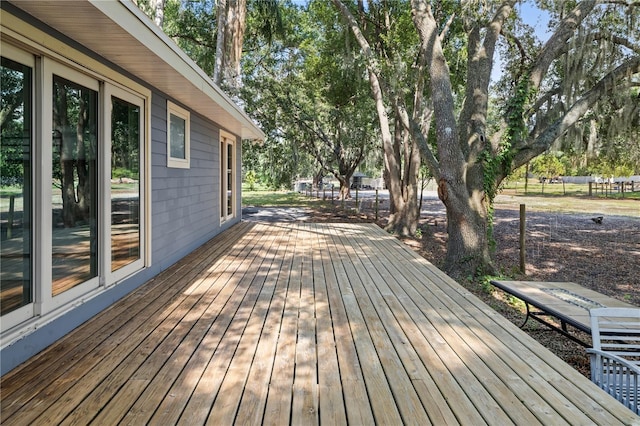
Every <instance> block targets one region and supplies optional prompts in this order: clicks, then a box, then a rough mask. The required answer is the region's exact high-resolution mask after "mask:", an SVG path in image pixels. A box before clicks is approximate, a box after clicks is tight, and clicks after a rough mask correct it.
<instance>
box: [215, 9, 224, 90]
mask: <svg viewBox="0 0 640 426" xmlns="http://www.w3.org/2000/svg"><path fill="white" fill-rule="evenodd" d="M216 25H217V26H218V29H217V36H216V62H215V65H214V67H213V76H212V80H213V82H214V83H215V84H216V85H218V86H220V84H221V83H222V69H223V67H224V66H225V65H224V64H225V57H224V46H225V39H224V37H225V28H226V26H227V0H218V5H217V7H216Z"/></svg>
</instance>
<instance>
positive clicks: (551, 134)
mask: <svg viewBox="0 0 640 426" xmlns="http://www.w3.org/2000/svg"><path fill="white" fill-rule="evenodd" d="M333 2H334V4H335V5H336V6H337V7H338V9H339V10H340V11H341V12H342V14H343V16H345V18H346V19H348V21H349V23H350V25H351V28H352V31H353V33H354V35H355V38H356V40H358V42H359V43H360V46H361V48H362V51H363V53H364V55H365V56H366V57H367V58H368V59H369V62H368V64H369V67H368V78H369V81H370V83H371V90H372V95H373V97H374V99H375V100H376V105H377V110H378V118H379V121H380V126H381V129H382V133H383V138H386V139H388V140H391V137H390V133H389V132H387V131H386V130H385V129H389V128H390V125H389V118H388V114H389V111H393V110H394V108H390V107H389V105H393V104H394V101H393V93H391V92H389V91H387V90H385V87H391V84H390V83H389V82H388V81H385V80H384V79H385V74H384V73H383V72H382V67H381V65H380V61H381V60H382V59H384V58H380V57H378V56H376V55H375V52H374V50H373V49H372V48H371V47H370V43H369V41H368V40H367V39H366V37H365V34H364V33H363V32H362V30H361V24H360V23H359V22H358V21H357V20H356V19H355V18H354V16H353V14H352V10H356V7H357V5H355V4H354V5H352V7H351V8H349V7H348V5H345V4H344V3H343V2H342V1H340V0H333ZM382 3H386V2H382ZM400 3H402V2H400ZM549 3H552V6H554V7H557V9H556V8H550V7H549V5H547V4H546V2H544V3H543V2H541V4H540V6H541V7H548V8H549V9H550V11H551V13H553V16H554V18H555V22H554V25H553V28H552V33H551V35H550V36H549V38H548V40H547V41H546V42H545V43H544V45H542V46H537V45H536V44H535V43H525V42H524V41H523V40H521V39H519V38H518V35H519V34H518V27H519V26H520V27H521V26H522V22H521V19H520V17H519V16H518V14H517V10H516V4H517V2H516V1H515V0H512V1H470V2H465V3H464V4H463V5H460V4H455V3H451V4H448V2H445V3H443V2H435V3H434V4H437V5H438V6H437V7H435V6H434V4H432V2H429V1H427V0H411V2H410V7H411V13H412V16H413V22H414V25H415V29H416V31H417V34H418V36H419V40H420V42H419V51H418V52H417V54H416V60H415V67H416V69H417V70H418V73H419V75H418V76H417V78H415V79H411V80H410V81H412V82H416V85H415V86H414V87H416V88H417V89H418V90H416V91H415V92H414V95H415V96H414V100H415V101H414V103H413V106H412V107H413V110H412V111H411V110H408V109H406V108H404V109H403V108H395V111H396V112H397V114H398V116H399V117H401V118H402V122H403V123H404V125H405V128H406V129H407V130H409V131H410V133H411V136H412V137H413V138H414V140H415V141H416V142H417V144H418V146H419V147H420V148H421V153H422V158H423V159H424V161H425V162H426V164H427V166H428V167H429V170H430V172H431V173H432V175H433V176H434V177H435V179H436V180H437V182H438V195H439V197H440V199H441V200H442V202H443V203H444V204H445V206H446V210H447V231H448V242H447V255H446V259H445V265H444V268H445V270H446V271H447V272H449V273H450V274H451V275H453V276H456V277H464V276H469V275H473V274H476V273H479V272H490V271H492V263H491V252H490V241H491V215H492V202H493V198H494V197H495V195H496V191H497V188H498V187H499V185H500V183H501V182H502V180H503V179H504V178H505V177H506V176H508V175H509V173H510V172H511V171H513V170H514V169H515V168H517V167H519V166H521V165H523V164H525V163H526V162H527V161H529V160H531V159H533V158H535V157H536V156H538V155H540V154H542V153H544V152H545V151H547V150H548V149H549V148H550V147H552V146H553V145H554V143H556V142H557V141H559V140H560V139H561V138H563V137H564V136H565V135H566V134H567V132H568V131H570V130H571V129H572V128H574V127H575V126H578V125H581V124H582V120H584V119H585V117H587V116H588V115H589V114H590V113H594V112H596V111H597V110H598V107H599V106H601V105H603V104H605V103H606V100H607V99H609V98H611V97H612V95H613V94H616V93H628V94H629V96H627V97H628V98H632V97H633V96H637V92H633V91H632V86H635V85H637V83H638V74H639V73H640V55H639V50H640V49H639V48H638V26H637V22H638V19H637V17H638V14H639V10H638V9H640V7H638V5H637V4H632V3H626V2H622V1H616V2H605V1H597V0H585V1H580V2H558V3H562V4H561V6H563V7H560V6H559V5H558V4H555V3H554V2H549ZM443 4H445V6H446V5H447V4H448V6H450V7H443ZM569 5H571V8H567V6H569ZM608 22H613V23H614V24H611V25H608V24H607V23H608ZM456 23H458V24H459V25H458V26H457V27H456ZM453 28H457V29H456V30H454V29H453ZM500 40H506V41H507V42H508V43H509V44H508V46H511V49H510V50H507V53H508V55H510V56H511V58H512V59H517V60H518V61H517V62H518V63H517V64H515V61H513V62H511V63H510V64H509V66H508V67H505V69H504V70H503V71H504V73H505V75H504V77H503V78H504V79H506V80H507V81H509V84H505V85H503V87H502V92H501V93H500V94H501V96H502V99H504V101H495V102H496V104H495V105H490V102H492V98H491V96H490V89H491V84H492V70H493V68H494V65H495V62H496V51H497V48H498V46H499V44H498V43H499V42H500ZM449 43H457V46H458V48H460V49H464V50H466V56H467V57H466V75H465V76H464V78H463V80H464V81H463V85H462V90H461V91H457V88H458V87H459V86H458V85H457V84H454V83H452V82H453V81H454V80H455V79H457V78H460V76H459V75H455V73H452V67H451V66H450V63H449V61H448V58H447V55H446V54H445V51H446V49H447V48H450V47H451V46H448V44H449ZM602 52H606V55H601V57H600V58H597V56H598V53H602ZM567 64H572V66H573V67H574V68H576V67H577V64H582V68H580V69H579V71H580V72H577V70H576V69H573V70H570V71H568V69H567ZM387 77H388V76H387ZM422 81H423V82H424V83H425V87H424V91H423V90H419V88H420V86H419V85H418V84H419V83H420V82H422ZM493 99H496V98H493ZM490 107H494V108H502V111H503V112H504V115H503V117H502V119H501V120H497V121H495V122H491V121H490ZM431 114H433V121H432V125H433V127H434V133H433V134H434V135H435V144H430V143H429V125H428V123H426V122H425V120H424V117H431ZM387 143H388V142H387Z"/></svg>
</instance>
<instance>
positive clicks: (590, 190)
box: [589, 182, 593, 197]
mask: <svg viewBox="0 0 640 426" xmlns="http://www.w3.org/2000/svg"><path fill="white" fill-rule="evenodd" d="M592 188H593V182H589V197H591V196H592V195H593V193H592V191H593V189H592Z"/></svg>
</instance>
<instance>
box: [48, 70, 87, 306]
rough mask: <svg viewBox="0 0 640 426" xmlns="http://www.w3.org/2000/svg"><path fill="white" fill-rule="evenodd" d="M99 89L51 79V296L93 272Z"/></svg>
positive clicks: (65, 289)
mask: <svg viewBox="0 0 640 426" xmlns="http://www.w3.org/2000/svg"><path fill="white" fill-rule="evenodd" d="M97 143H98V93H97V92H96V91H94V90H91V89H88V88H86V87H83V86H81V85H78V84H76V83H73V82H71V81H69V80H66V79H63V78H61V77H58V76H54V78H53V153H52V154H53V155H52V170H53V176H52V199H51V204H52V219H53V220H52V245H53V253H52V268H53V269H52V294H53V295H54V296H55V295H58V294H60V293H62V292H64V291H67V290H69V289H71V288H73V287H75V286H77V285H79V284H81V283H83V282H85V281H87V280H89V279H91V278H93V277H96V276H97V275H98V229H97V228H98V167H97V158H96V154H97Z"/></svg>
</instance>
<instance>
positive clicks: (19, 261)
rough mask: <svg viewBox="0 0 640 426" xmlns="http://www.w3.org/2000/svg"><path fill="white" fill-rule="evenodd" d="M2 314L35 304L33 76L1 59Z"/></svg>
mask: <svg viewBox="0 0 640 426" xmlns="http://www.w3.org/2000/svg"><path fill="white" fill-rule="evenodd" d="M0 73H1V75H0V87H1V95H0V111H1V112H2V114H1V115H0V117H1V118H2V119H1V121H0V206H1V210H0V217H1V220H2V221H1V224H2V229H1V231H2V232H1V240H2V241H1V245H0V314H1V315H4V314H7V313H9V312H12V311H14V310H16V309H18V308H20V307H22V306H25V305H27V304H29V303H31V302H32V301H33V290H32V261H33V258H32V234H33V229H32V217H33V215H32V213H33V212H32V197H31V195H32V190H33V188H32V176H31V170H32V169H31V164H32V158H31V146H32V131H31V114H32V101H31V99H32V96H31V74H32V69H31V68H30V67H28V66H26V65H22V64H20V63H18V62H14V61H12V60H10V59H7V58H5V57H3V58H2V63H1V67H0Z"/></svg>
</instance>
